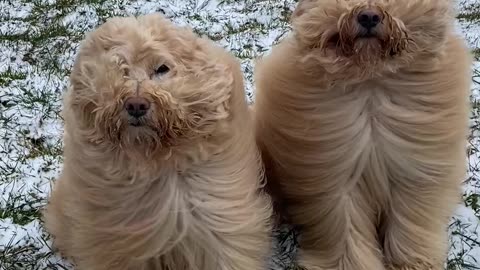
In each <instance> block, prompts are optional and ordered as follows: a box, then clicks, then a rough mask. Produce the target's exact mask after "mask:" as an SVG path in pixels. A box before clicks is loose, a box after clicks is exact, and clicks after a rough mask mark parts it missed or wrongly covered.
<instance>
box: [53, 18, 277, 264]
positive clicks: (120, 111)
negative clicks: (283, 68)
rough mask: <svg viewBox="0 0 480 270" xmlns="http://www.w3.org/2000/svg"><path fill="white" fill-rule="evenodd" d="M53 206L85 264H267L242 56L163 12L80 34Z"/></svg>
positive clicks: (70, 252) (71, 251)
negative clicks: (82, 36)
mask: <svg viewBox="0 0 480 270" xmlns="http://www.w3.org/2000/svg"><path fill="white" fill-rule="evenodd" d="M64 105H65V106H64V118H65V153H64V155H65V164H64V169H63V172H62V174H61V176H60V179H59V180H58V182H57V183H56V185H55V187H54V190H53V194H52V195H51V199H50V203H49V205H48V206H47V209H46V213H45V219H46V228H47V230H48V231H49V232H50V233H51V234H52V235H53V239H54V244H55V245H56V247H58V249H59V250H60V251H61V252H62V253H63V254H64V255H66V256H67V257H71V258H72V259H73V261H74V263H75V264H76V265H77V267H78V268H77V269H82V270H107V269H108V270H111V269H115V270H122V269H128V270H153V269H155V270H239V269H245V270H252V269H264V267H266V264H267V259H268V258H267V257H268V254H269V253H270V250H269V249H270V242H271V241H270V234H271V224H270V223H271V221H270V218H271V211H272V210H271V203H270V199H269V197H268V196H267V195H266V194H265V193H263V192H262V191H261V190H262V185H263V182H264V181H263V168H262V165H261V162H260V161H261V158H260V153H259V151H258V149H257V147H256V143H255V136H254V134H253V132H252V131H251V130H252V128H253V120H252V119H251V117H250V115H249V113H248V109H247V104H246V100H245V97H244V88H243V77H242V73H241V70H240V66H239V63H238V62H237V60H235V58H234V57H233V56H231V55H230V54H228V53H227V52H225V51H224V50H223V49H222V48H220V47H216V46H214V45H213V43H211V42H210V41H208V40H205V39H202V38H199V37H197V36H196V35H194V34H193V33H192V32H191V31H190V30H188V29H186V28H185V29H184V28H180V27H176V26H174V25H173V24H171V23H170V22H169V21H167V20H166V19H164V18H163V17H161V16H160V15H157V14H151V15H146V16H142V17H139V18H133V17H130V18H113V19H110V20H109V21H108V22H106V23H105V24H104V25H102V26H101V27H99V29H97V30H96V31H94V32H93V33H91V34H89V35H88V36H87V38H86V40H85V41H84V42H83V43H82V45H81V49H80V52H79V54H78V57H77V60H76V62H75V65H74V68H73V71H72V74H71V88H70V89H69V90H68V92H67V94H66V97H65V101H64Z"/></svg>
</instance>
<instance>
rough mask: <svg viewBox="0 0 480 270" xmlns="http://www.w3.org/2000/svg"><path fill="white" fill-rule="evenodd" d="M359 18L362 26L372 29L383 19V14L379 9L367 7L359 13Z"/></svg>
mask: <svg viewBox="0 0 480 270" xmlns="http://www.w3.org/2000/svg"><path fill="white" fill-rule="evenodd" d="M357 20H358V23H359V24H360V25H361V26H363V27H364V28H366V29H368V30H370V29H372V28H374V27H375V26H377V25H378V24H379V23H380V22H381V21H382V14H380V13H379V12H378V11H375V10H371V9H367V10H364V11H362V12H360V13H359V14H358V17H357Z"/></svg>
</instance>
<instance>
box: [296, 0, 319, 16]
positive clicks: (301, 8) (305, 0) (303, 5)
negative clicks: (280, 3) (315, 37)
mask: <svg viewBox="0 0 480 270" xmlns="http://www.w3.org/2000/svg"><path fill="white" fill-rule="evenodd" d="M316 2H317V0H299V1H298V4H297V7H296V8H295V10H294V11H293V14H292V19H295V18H297V17H299V16H302V14H304V13H305V12H306V11H307V10H309V9H311V8H312V7H313V6H314V5H315V3H316Z"/></svg>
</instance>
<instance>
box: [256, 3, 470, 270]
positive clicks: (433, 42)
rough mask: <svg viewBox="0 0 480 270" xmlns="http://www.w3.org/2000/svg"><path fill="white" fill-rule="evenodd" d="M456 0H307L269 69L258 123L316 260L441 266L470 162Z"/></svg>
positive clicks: (367, 267)
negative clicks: (457, 30)
mask: <svg viewBox="0 0 480 270" xmlns="http://www.w3.org/2000/svg"><path fill="white" fill-rule="evenodd" d="M453 5H454V1H450V0H404V1H401V0H378V1H375V0H368V1H367V0H349V1H347V0H304V1H300V3H299V4H298V6H297V8H296V10H295V11H294V13H293V15H292V25H293V33H292V35H291V36H289V37H287V38H286V39H285V40H283V41H282V42H281V43H280V44H279V45H278V46H276V47H275V48H274V49H273V51H272V52H271V54H270V55H268V56H267V57H266V58H265V59H264V60H263V61H261V62H260V63H259V65H258V67H257V71H256V85H257V94H256V104H255V113H256V130H257V139H258V141H259V146H260V148H261V150H262V152H263V156H264V159H265V162H266V167H267V175H268V180H269V183H270V182H271V183H272V185H271V186H270V185H269V187H270V189H271V190H272V193H273V194H274V195H275V197H277V198H276V199H277V202H276V205H277V206H279V208H280V209H283V208H284V209H286V210H285V212H286V213H287V214H288V215H287V216H288V218H289V219H290V222H291V223H293V224H294V225H297V226H298V228H299V229H300V231H301V239H300V254H299V261H300V264H301V265H303V266H304V267H306V268H308V269H311V270H313V269H322V270H324V269H345V270H378V269H385V268H386V269H402V270H407V269H408V270H413V269H415V270H420V269H422V270H427V269H429V270H432V269H435V270H438V269H443V268H442V264H443V262H444V260H445V257H446V248H447V233H446V230H447V225H448V222H449V217H450V216H451V214H452V212H453V209H454V207H455V205H456V203H457V200H458V199H459V198H460V183H461V179H462V177H463V176H464V172H465V169H466V166H465V165H466V164H465V161H466V157H465V151H466V138H467V131H468V111H469V104H468V93H469V85H470V80H471V79H470V64H471V56H470V54H469V52H468V49H467V47H466V44H465V43H464V41H463V40H462V39H460V38H459V37H457V36H456V34H455V33H454V27H453V25H454V14H455V11H454V9H453V7H452V6H453Z"/></svg>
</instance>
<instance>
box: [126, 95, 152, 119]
mask: <svg viewBox="0 0 480 270" xmlns="http://www.w3.org/2000/svg"><path fill="white" fill-rule="evenodd" d="M148 109H150V102H148V100H146V99H145V98H141V97H131V98H129V99H127V100H126V101H125V110H127V112H128V114H129V115H131V116H133V117H136V118H140V117H142V116H144V115H145V114H147V111H148Z"/></svg>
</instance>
